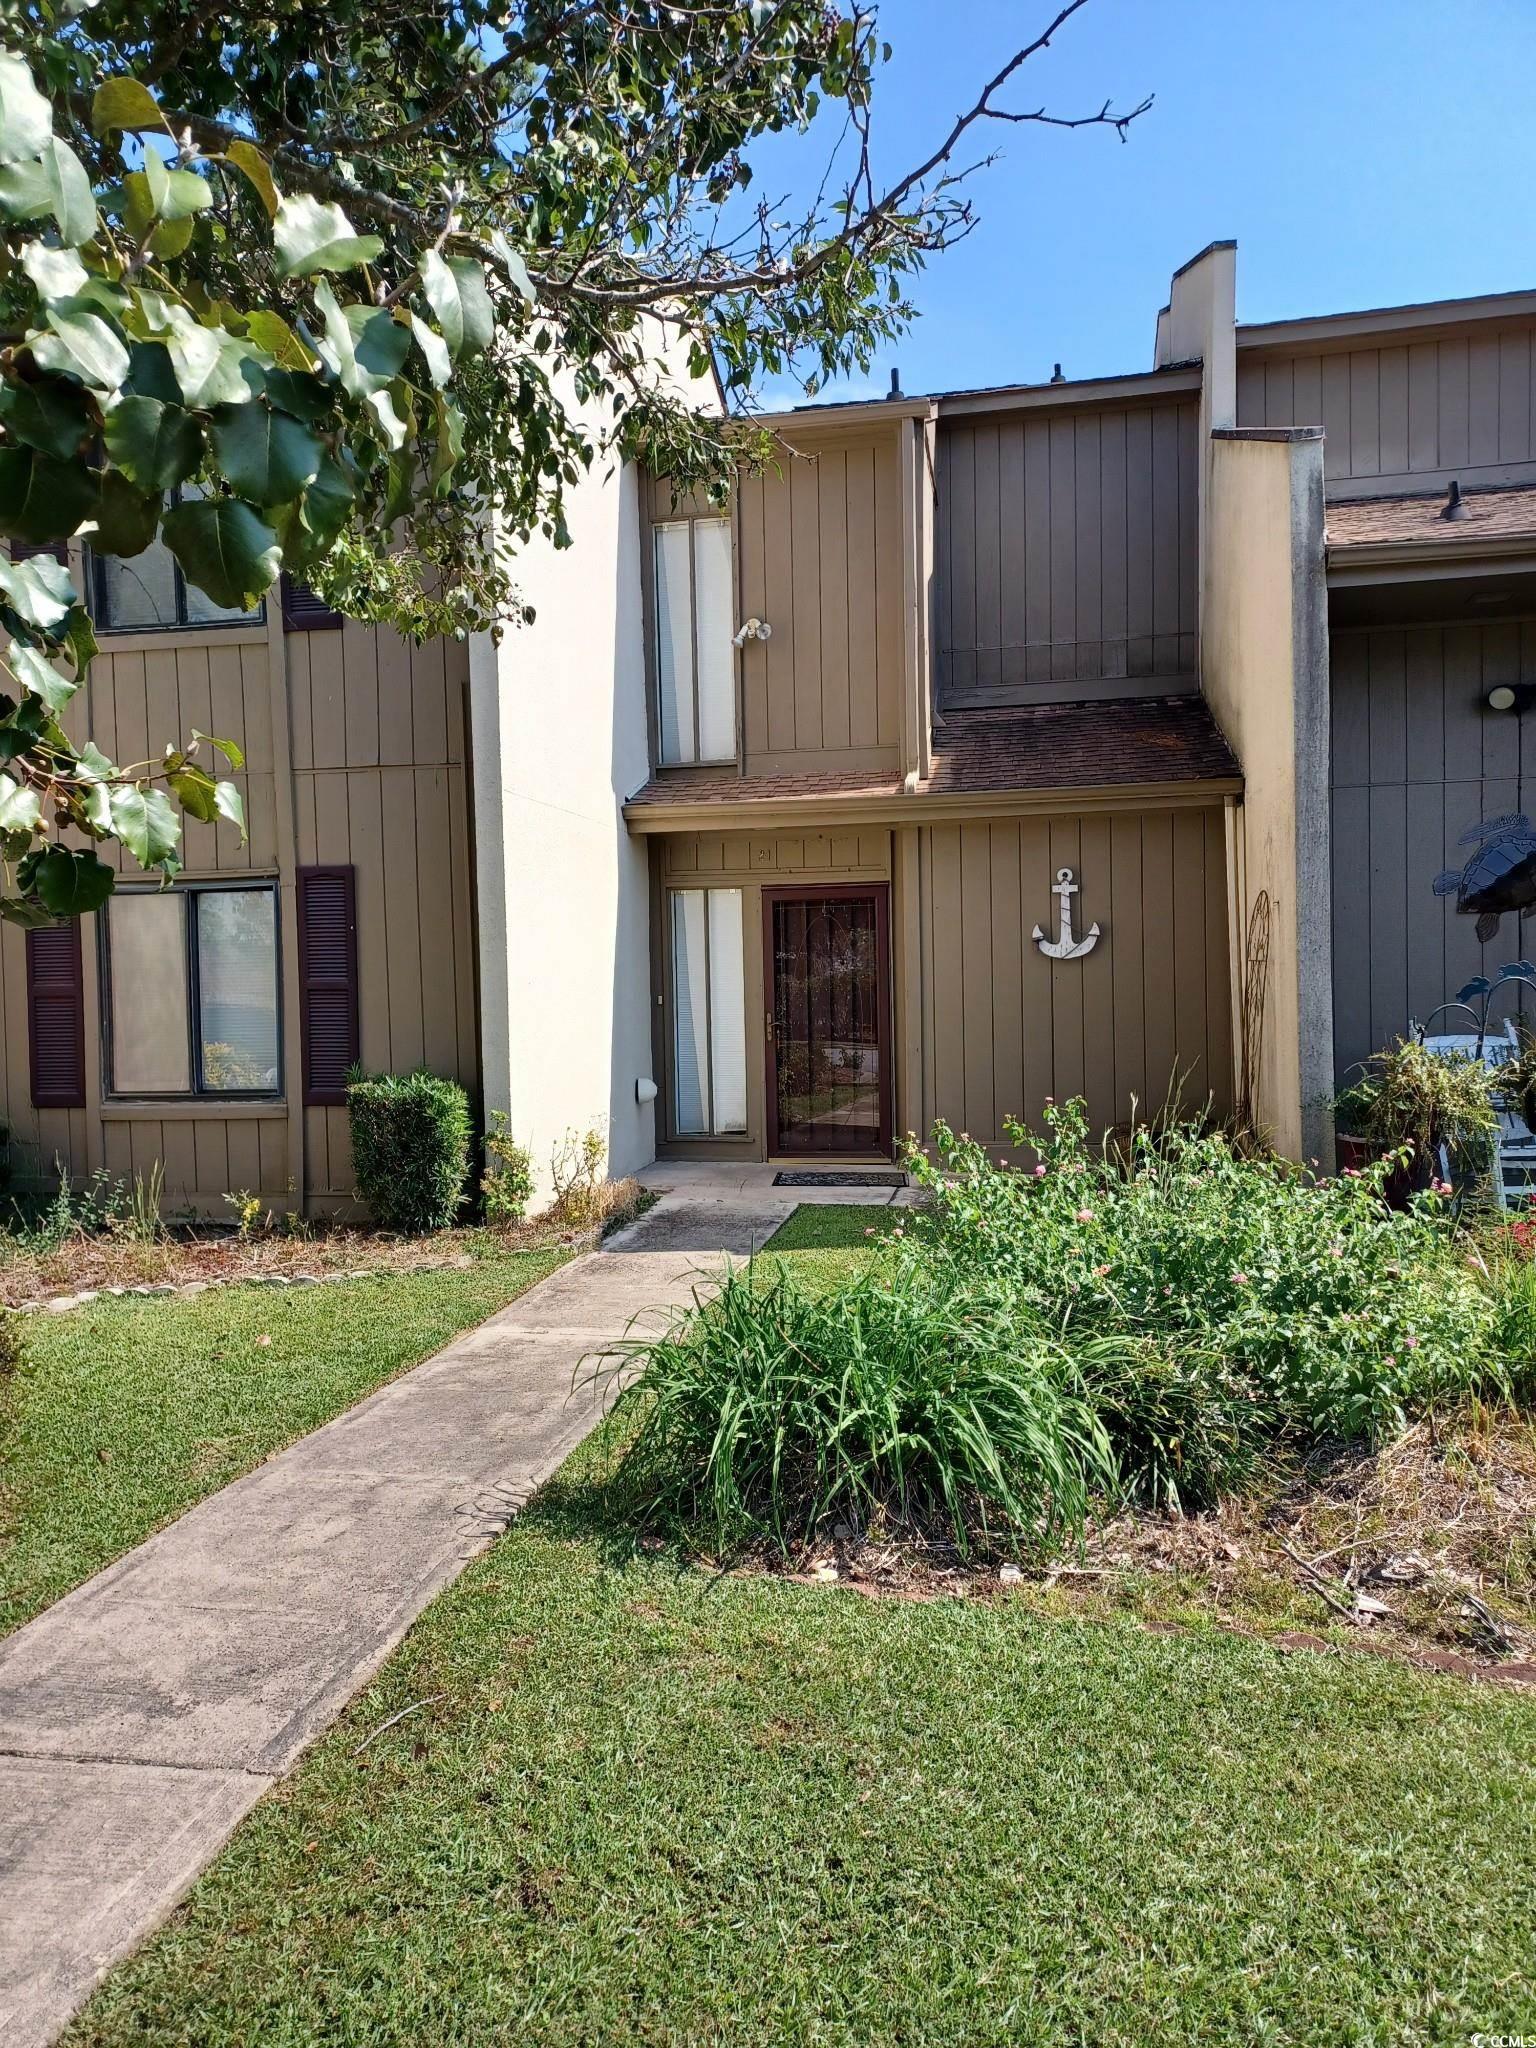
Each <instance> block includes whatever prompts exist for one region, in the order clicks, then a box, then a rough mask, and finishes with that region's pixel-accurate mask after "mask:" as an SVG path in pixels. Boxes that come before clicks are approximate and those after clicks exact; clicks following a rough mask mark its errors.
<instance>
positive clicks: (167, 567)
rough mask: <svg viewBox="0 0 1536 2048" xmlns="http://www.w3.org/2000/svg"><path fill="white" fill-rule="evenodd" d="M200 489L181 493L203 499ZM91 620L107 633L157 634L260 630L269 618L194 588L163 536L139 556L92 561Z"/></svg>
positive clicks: (189, 488)
mask: <svg viewBox="0 0 1536 2048" xmlns="http://www.w3.org/2000/svg"><path fill="white" fill-rule="evenodd" d="M201 496H202V493H201V491H199V489H198V488H197V486H196V485H195V484H186V485H184V486H183V487H182V489H181V490H179V491H178V492H176V493H175V497H176V501H177V502H178V503H179V502H180V501H181V500H182V499H183V498H197V497H201ZM90 593H91V615H92V617H93V618H94V619H95V622H96V624H97V626H98V627H99V628H100V629H101V631H102V632H104V633H153V632H159V631H165V630H174V629H175V628H176V627H178V626H183V627H185V626H255V625H259V624H260V623H261V620H262V618H263V617H264V616H265V614H264V613H263V610H262V607H261V606H260V605H259V604H258V605H256V606H255V607H254V609H252V610H251V611H248V612H247V611H238V610H231V609H229V608H228V607H226V606H224V605H221V604H215V603H214V601H213V599H212V598H211V597H209V596H208V595H207V594H206V592H204V591H201V590H199V589H197V587H196V586H195V585H194V584H190V583H188V581H187V579H186V577H185V576H183V575H182V573H181V571H180V569H179V568H178V567H177V566H176V558H175V556H174V555H173V554H172V553H171V551H170V549H169V548H168V547H167V546H166V544H165V542H164V541H163V540H161V539H160V537H159V535H158V534H157V535H156V536H155V538H154V539H153V540H152V541H151V542H150V544H149V546H148V547H147V548H145V549H144V550H143V551H142V553H140V554H137V555H92V556H91V557H90Z"/></svg>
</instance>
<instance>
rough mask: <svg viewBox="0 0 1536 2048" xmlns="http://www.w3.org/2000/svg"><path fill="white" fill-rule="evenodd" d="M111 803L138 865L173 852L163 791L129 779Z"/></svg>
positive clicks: (116, 826) (173, 818)
mask: <svg viewBox="0 0 1536 2048" xmlns="http://www.w3.org/2000/svg"><path fill="white" fill-rule="evenodd" d="M182 509H183V510H195V509H199V508H195V507H190V506H187V507H183V508H182ZM111 804H112V830H113V831H114V832H115V833H116V834H117V836H118V838H119V839H120V840H121V841H122V842H123V844H124V846H126V847H127V849H128V851H129V852H130V853H131V854H132V855H133V857H134V859H135V860H136V861H137V862H138V863H139V866H140V867H144V868H152V867H158V866H159V865H160V864H161V862H163V861H164V860H166V859H167V858H169V857H170V856H171V855H172V854H174V853H175V851H176V842H177V841H178V840H179V839H180V837H181V820H180V819H179V818H178V817H177V815H176V813H175V811H174V810H173V809H172V808H171V805H170V803H169V802H168V801H167V799H166V797H165V795H164V794H163V792H162V791H160V790H158V789H140V788H139V787H138V785H137V784H135V783H130V784H129V785H128V787H127V788H125V789H114V790H113V792H112V796H111Z"/></svg>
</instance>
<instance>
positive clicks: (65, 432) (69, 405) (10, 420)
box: [0, 377, 92, 460]
mask: <svg viewBox="0 0 1536 2048" xmlns="http://www.w3.org/2000/svg"><path fill="white" fill-rule="evenodd" d="M0 420H4V422H5V430H6V432H7V433H8V434H9V435H10V436H11V437H12V439H13V440H16V441H24V442H25V443H26V444H27V446H28V447H29V448H39V449H41V450H42V452H43V454H44V455H57V456H58V457H59V458H60V459H61V460H67V459H68V458H69V457H70V456H72V455H78V454H79V452H80V443H81V442H82V441H83V440H84V439H85V437H86V435H87V434H88V433H89V432H90V431H91V424H92V422H91V415H90V412H89V410H88V408H87V405H86V400H85V393H84V392H83V391H82V390H81V389H80V386H79V385H78V384H72V383H66V382H65V380H64V379H63V378H58V377H46V378H43V379H42V380H41V381H40V382H38V383H35V384H12V383H5V384H0Z"/></svg>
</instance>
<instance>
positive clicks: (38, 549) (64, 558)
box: [11, 540, 69, 569]
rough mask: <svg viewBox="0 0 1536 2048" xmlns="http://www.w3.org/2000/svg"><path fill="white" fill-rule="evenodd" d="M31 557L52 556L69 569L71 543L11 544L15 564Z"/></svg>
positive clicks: (28, 541) (52, 541) (61, 541)
mask: <svg viewBox="0 0 1536 2048" xmlns="http://www.w3.org/2000/svg"><path fill="white" fill-rule="evenodd" d="M31 555H52V557H53V559H54V560H55V561H56V562H61V563H62V564H63V566H64V567H65V568H66V569H67V568H68V567H69V542H68V541H67V540H42V541H31V540H13V541H12V542H11V560H12V561H13V562H25V561H26V560H27V558H28V557H29V556H31Z"/></svg>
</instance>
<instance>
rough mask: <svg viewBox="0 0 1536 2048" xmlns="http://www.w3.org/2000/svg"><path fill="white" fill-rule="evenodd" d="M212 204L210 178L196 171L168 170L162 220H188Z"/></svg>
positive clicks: (161, 207)
mask: <svg viewBox="0 0 1536 2048" xmlns="http://www.w3.org/2000/svg"><path fill="white" fill-rule="evenodd" d="M212 204H213V191H212V188H211V187H210V185H209V183H208V180H207V179H206V178H202V177H199V176H198V174H197V172H196V171H167V172H166V174H165V196H164V198H163V199H162V200H161V202H160V207H159V213H160V218H161V219H162V220H170V221H177V220H188V219H190V218H191V216H192V215H193V214H195V213H201V212H202V211H203V209H204V208H205V207H209V206H212Z"/></svg>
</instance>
